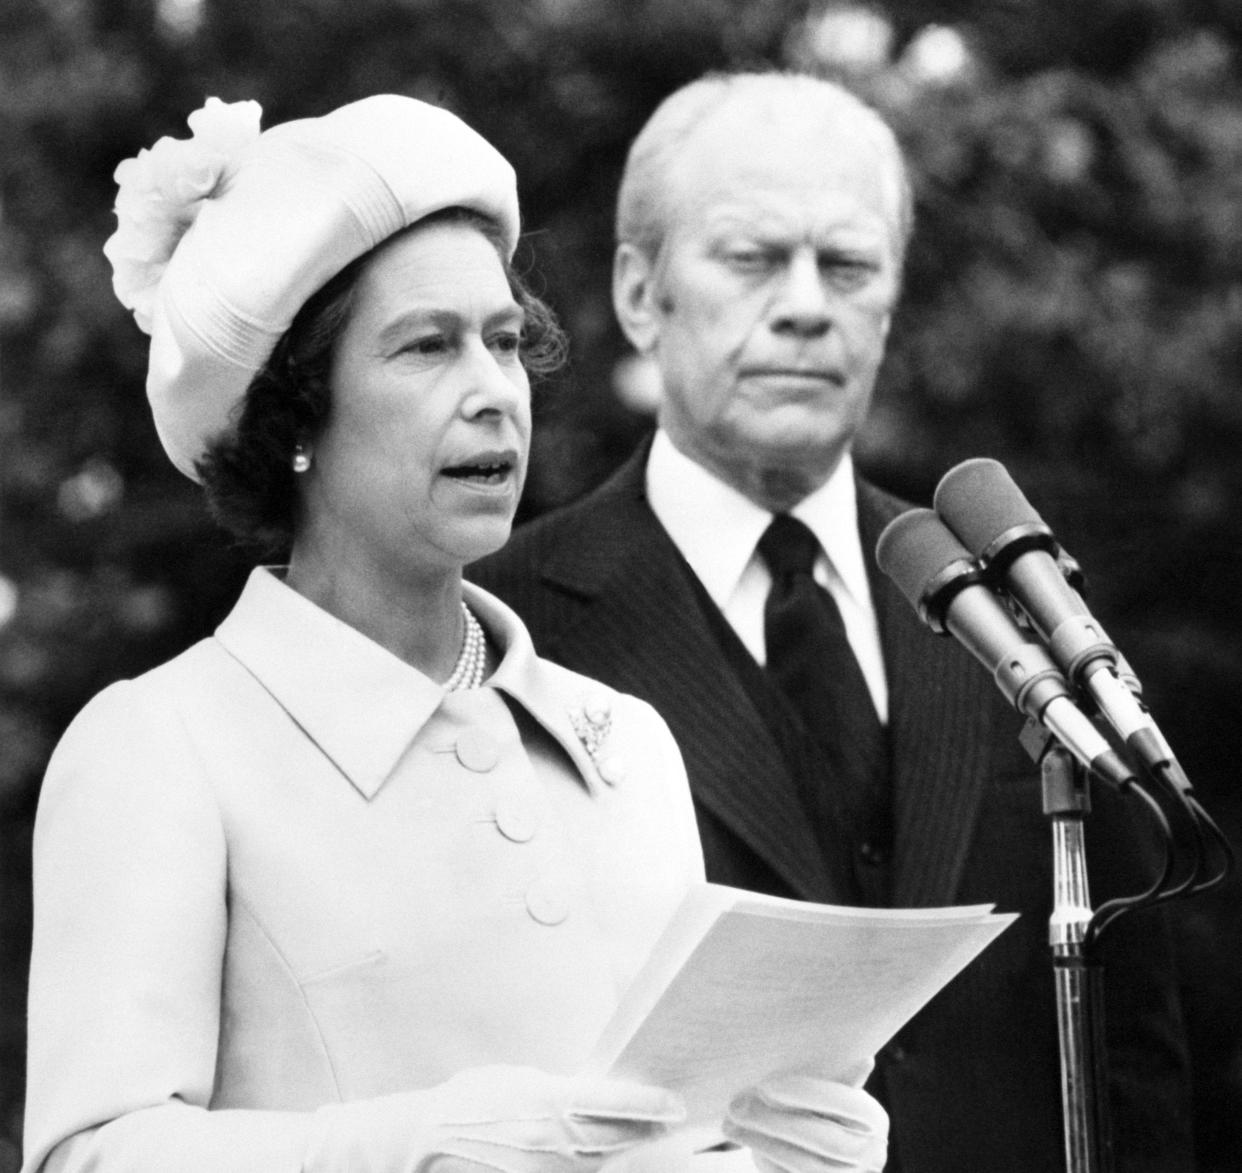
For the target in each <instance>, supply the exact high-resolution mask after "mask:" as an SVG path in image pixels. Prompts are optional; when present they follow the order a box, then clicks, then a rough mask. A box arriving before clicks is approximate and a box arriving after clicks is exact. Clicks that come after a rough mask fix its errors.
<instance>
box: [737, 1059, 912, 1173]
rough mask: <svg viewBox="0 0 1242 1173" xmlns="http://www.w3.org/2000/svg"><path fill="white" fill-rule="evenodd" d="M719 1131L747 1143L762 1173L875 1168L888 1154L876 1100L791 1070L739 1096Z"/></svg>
mask: <svg viewBox="0 0 1242 1173" xmlns="http://www.w3.org/2000/svg"><path fill="white" fill-rule="evenodd" d="M724 1134H725V1136H727V1137H728V1138H729V1139H730V1140H732V1141H735V1142H736V1143H737V1144H741V1145H745V1146H746V1147H747V1148H749V1149H750V1150H751V1153H752V1155H753V1157H754V1161H755V1164H756V1165H757V1166H758V1167H759V1169H761V1170H763V1173H828V1171H831V1173H842V1171H843V1170H850V1171H851V1173H880V1171H881V1170H882V1169H883V1168H884V1162H885V1161H886V1160H887V1158H888V1113H887V1112H885V1111H884V1109H883V1108H882V1107H881V1106H880V1104H879V1102H878V1101H877V1100H876V1099H874V1098H873V1097H872V1096H870V1095H868V1094H867V1093H866V1092H865V1091H863V1090H862V1089H861V1088H859V1087H851V1086H850V1085H848V1084H845V1083H838V1082H835V1081H832V1080H827V1079H821V1078H819V1077H817V1076H813V1075H806V1074H802V1073H796V1072H789V1073H786V1074H782V1075H773V1076H769V1077H768V1078H767V1079H764V1080H762V1081H761V1082H760V1083H758V1084H756V1085H755V1086H754V1087H752V1088H750V1089H748V1090H747V1091H744V1092H743V1093H742V1094H741V1095H740V1096H738V1097H737V1098H736V1099H735V1100H734V1101H733V1102H732V1103H731V1104H730V1105H729V1111H728V1114H727V1115H726V1116H725V1121H724Z"/></svg>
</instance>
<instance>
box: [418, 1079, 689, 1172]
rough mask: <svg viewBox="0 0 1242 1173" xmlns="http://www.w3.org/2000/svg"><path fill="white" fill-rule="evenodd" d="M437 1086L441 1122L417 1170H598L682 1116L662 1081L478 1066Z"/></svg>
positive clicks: (677, 1102)
mask: <svg viewBox="0 0 1242 1173" xmlns="http://www.w3.org/2000/svg"><path fill="white" fill-rule="evenodd" d="M435 1093H436V1099H437V1100H438V1101H439V1106H440V1111H439V1113H438V1119H439V1123H438V1125H437V1126H436V1128H435V1135H434V1138H433V1139H432V1142H431V1145H430V1146H429V1149H430V1151H429V1152H428V1155H427V1157H426V1158H425V1160H424V1161H423V1162H422V1163H421V1164H420V1165H419V1173H480V1171H481V1170H484V1169H492V1170H495V1171H496V1173H595V1171H596V1170H598V1169H599V1167H600V1166H601V1165H602V1164H603V1163H604V1162H605V1161H606V1160H607V1159H608V1158H609V1157H615V1156H617V1155H619V1154H622V1153H625V1152H626V1150H627V1149H630V1148H632V1147H634V1146H637V1145H641V1144H643V1143H644V1142H646V1141H650V1140H652V1139H654V1138H656V1137H660V1136H663V1135H664V1134H665V1133H666V1132H667V1131H668V1129H669V1127H670V1126H671V1125H674V1124H677V1123H680V1121H681V1120H682V1119H684V1117H685V1108H684V1107H683V1105H682V1102H681V1099H680V1098H679V1097H678V1096H675V1095H674V1094H673V1093H671V1092H667V1091H664V1090H663V1089H662V1088H655V1087H649V1086H647V1085H645V1084H638V1083H629V1082H625V1081H621V1080H604V1079H596V1080H585V1079H571V1078H566V1077H562V1076H555V1075H548V1074H547V1073H546V1072H543V1071H539V1070H536V1069H535V1068H531V1067H507V1066H493V1067H473V1068H470V1069H468V1070H466V1071H462V1072H459V1073H458V1074H457V1075H455V1076H453V1078H452V1079H450V1080H448V1081H447V1082H445V1083H443V1084H441V1085H440V1086H439V1087H438V1088H436V1089H435ZM634 1173H647V1171H646V1169H645V1168H644V1167H643V1166H635V1170H634Z"/></svg>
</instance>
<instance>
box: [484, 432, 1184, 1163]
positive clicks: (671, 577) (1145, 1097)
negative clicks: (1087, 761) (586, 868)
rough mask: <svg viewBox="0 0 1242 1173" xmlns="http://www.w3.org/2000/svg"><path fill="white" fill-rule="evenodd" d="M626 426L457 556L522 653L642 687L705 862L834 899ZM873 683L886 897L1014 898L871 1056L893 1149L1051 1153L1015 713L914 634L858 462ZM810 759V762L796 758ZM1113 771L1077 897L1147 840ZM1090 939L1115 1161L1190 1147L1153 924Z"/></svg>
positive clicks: (1032, 854)
mask: <svg viewBox="0 0 1242 1173" xmlns="http://www.w3.org/2000/svg"><path fill="white" fill-rule="evenodd" d="M647 450H648V449H647V446H646V445H644V446H643V447H642V448H641V449H640V450H639V452H637V453H636V454H635V455H634V457H633V458H632V459H631V460H630V461H628V462H627V463H626V465H624V466H623V467H622V468H621V469H620V470H619V471H618V472H617V474H615V475H614V476H613V477H612V478H611V480H609V481H608V482H607V483H606V484H605V485H603V486H601V487H600V488H599V489H597V490H596V491H595V492H594V493H592V494H590V495H589V496H588V497H586V498H585V499H583V500H582V501H580V502H577V503H576V504H574V505H572V506H569V507H568V508H566V509H564V510H560V511H558V512H557V513H555V514H552V515H548V516H545V517H543V518H540V519H538V520H537V521H535V522H533V523H532V524H530V525H528V526H525V527H523V528H522V529H521V530H520V531H518V533H517V534H515V536H514V538H513V539H512V540H511V542H510V544H509V545H508V546H507V547H506V548H505V550H503V551H501V552H500V553H499V554H498V555H494V556H492V557H491V558H489V559H487V560H485V561H484V562H483V563H480V564H478V565H476V566H475V567H472V568H471V569H470V570H469V571H468V572H467V577H468V578H470V579H471V580H472V581H474V582H477V583H479V584H480V585H481V586H483V587H485V588H486V589H488V590H491V591H493V592H495V593H496V594H498V595H499V596H500V597H501V598H503V599H504V600H505V601H506V602H508V603H509V604H510V605H511V606H512V607H513V608H514V609H515V610H516V611H517V612H518V613H519V614H520V615H521V616H522V618H523V619H524V620H525V621H526V623H527V625H528V626H529V628H530V630H531V634H532V636H533V637H534V640H535V646H536V647H537V648H538V649H539V651H540V652H541V654H543V655H544V656H547V657H548V658H549V659H552V660H556V661H558V662H560V663H563V664H565V665H567V666H568V667H570V668H573V669H575V670H577V671H579V672H582V673H584V674H586V675H588V676H594V677H596V678H598V679H601V680H605V681H607V682H608V683H609V684H611V685H613V686H614V687H616V688H620V689H623V690H625V691H628V692H632V693H635V694H636V695H638V696H641V697H643V698H644V699H646V700H648V701H649V702H651V704H653V705H654V706H655V707H656V709H657V710H658V711H659V712H660V713H661V715H662V716H663V717H664V718H665V720H666V721H668V723H669V725H670V727H671V728H672V730H673V733H674V735H675V736H676V738H677V741H678V744H679V745H680V746H681V750H682V754H683V756H684V757H685V760H686V768H687V772H688V773H689V775H690V779H691V786H692V788H693V790H694V795H695V803H696V809H697V812H698V818H699V827H700V834H701V837H702V840H703V848H704V855H705V857H706V860H707V868H708V876H709V878H711V879H714V880H717V881H718V882H721V883H727V884H733V885H736V886H739V887H744V888H751V889H753V890H756V891H766V892H772V893H775V894H779V895H792V896H797V897H800V898H802V899H809V900H820V901H843V900H844V899H846V895H845V894H843V893H842V890H841V885H840V883H839V881H838V880H837V879H836V878H834V877H835V876H836V874H837V873H838V868H839V862H840V861H836V860H832V859H825V851H824V848H823V846H822V844H821V843H820V842H819V840H818V839H817V836H816V834H815V833H814V831H813V830H812V828H810V827H809V826H808V823H807V819H806V818H805V815H804V813H803V807H802V805H801V804H800V802H799V797H798V787H797V786H796V785H795V782H794V778H793V776H792V774H791V768H790V760H791V759H790V757H789V755H788V752H787V748H788V747H787V745H785V744H784V743H782V741H781V740H780V738H779V737H778V736H777V735H776V734H775V733H774V731H773V729H772V726H771V720H770V714H769V719H768V720H765V717H764V715H763V714H762V713H761V712H760V709H759V707H757V706H756V704H755V703H754V700H753V698H752V696H751V695H749V694H748V691H747V688H746V687H744V686H743V684H742V683H741V681H740V680H739V679H738V674H737V673H736V672H735V671H734V670H733V669H732V667H731V664H730V662H729V659H728V657H727V656H726V655H725V652H724V650H723V649H722V645H721V641H720V640H719V639H718V638H717V637H716V635H715V634H714V632H713V630H712V628H711V625H710V624H709V623H708V622H707V621H706V620H705V618H704V615H703V612H702V610H701V607H700V604H699V600H698V599H697V598H696V595H695V591H694V589H693V588H692V585H691V580H690V579H688V578H687V576H688V575H689V574H690V572H689V569H688V567H686V565H685V562H684V560H683V559H682V557H681V555H680V553H679V552H678V551H677V550H676V548H675V547H674V546H673V544H672V542H671V540H670V539H669V538H668V535H667V534H666V533H665V532H664V530H663V528H662V527H661V526H660V524H659V522H658V521H657V520H656V518H655V516H654V514H652V512H651V510H650V508H649V506H648V505H647V502H646V500H645V495H644V491H643V469H644V467H645V461H646V453H647ZM858 504H859V532H860V535H861V538H862V542H863V549H864V551H865V552H866V553H867V555H868V565H869V572H870V574H871V585H872V589H873V592H874V597H875V602H876V610H877V617H878V619H879V624H880V632H881V642H882V645H883V651H884V659H885V669H886V672H887V675H888V680H889V688H890V705H889V708H890V723H889V735H890V742H891V749H892V777H891V782H892V790H893V801H894V824H895V827H894V844H893V853H892V859H891V861H889V866H891V868H892V885H893V887H892V890H893V902H894V904H895V905H898V906H928V905H936V904H943V903H952V902H960V903H971V902H988V903H992V902H995V903H996V904H997V905H998V907H1000V908H1001V909H1002V910H1010V911H1018V912H1021V913H1022V916H1021V918H1020V920H1019V921H1018V923H1017V924H1016V925H1015V926H1014V927H1012V928H1010V929H1009V930H1007V931H1006V933H1005V934H1003V935H1002V937H1001V938H1000V939H999V940H998V941H997V942H996V943H995V944H993V945H992V946H990V947H989V949H988V950H987V951H986V952H985V953H984V955H983V956H982V957H981V958H980V959H979V960H978V961H977V962H975V963H974V964H972V965H971V966H970V967H969V968H968V969H967V971H966V972H965V973H964V974H963V975H962V976H961V977H959V978H958V979H956V980H955V981H954V982H952V983H950V985H949V986H948V987H947V988H946V989H945V990H944V991H942V993H941V994H939V995H938V996H937V997H936V998H935V999H934V1000H933V1001H932V1002H931V1003H930V1004H929V1005H928V1007H927V1008H926V1009H925V1010H924V1011H922V1012H921V1013H920V1014H918V1015H917V1016H916V1017H915V1019H914V1020H913V1021H912V1023H911V1024H910V1026H909V1027H908V1028H907V1029H906V1030H905V1031H903V1032H902V1033H901V1035H900V1036H899V1037H898V1039H897V1040H896V1041H895V1043H894V1045H893V1046H892V1047H890V1048H887V1049H886V1051H885V1053H884V1054H883V1055H882V1056H881V1057H880V1059H879V1063H878V1072H879V1082H878V1084H877V1087H878V1090H879V1091H880V1093H881V1095H882V1098H884V1100H885V1101H886V1103H887V1104H888V1106H889V1110H890V1113H891V1114H892V1117H893V1152H894V1154H895V1156H894V1160H893V1163H892V1168H894V1169H896V1168H900V1169H901V1170H903V1171H904V1173H942V1171H943V1173H950V1171H952V1173H961V1171H962V1170H970V1171H972V1173H973V1171H975V1170H980V1171H982V1170H989V1171H990V1170H996V1171H997V1173H1048V1171H1052V1170H1056V1169H1059V1168H1062V1167H1063V1163H1064V1161H1063V1156H1062V1139H1061V1126H1060V1092H1059V1082H1058V1074H1057V1066H1058V1051H1057V1039H1056V1018H1055V1001H1054V994H1053V980H1052V975H1051V965H1050V962H1049V960H1048V951H1047V945H1046V934H1047V919H1048V915H1049V912H1050V892H1051V876H1050V862H1049V861H1050V848H1049V846H1048V841H1049V832H1048V829H1047V825H1046V822H1045V819H1044V816H1043V814H1042V810H1041V805H1040V796H1039V784H1038V775H1037V773H1036V771H1035V769H1034V767H1033V765H1032V763H1031V762H1030V761H1029V760H1028V759H1027V757H1026V755H1025V753H1024V752H1023V751H1022V750H1021V749H1020V747H1019V745H1018V742H1017V734H1018V732H1019V728H1020V720H1019V718H1018V717H1017V715H1016V714H1014V713H1013V711H1012V710H1010V709H1009V708H1008V707H1007V706H1006V705H1005V703H1004V702H1003V700H1002V699H1001V697H1000V694H999V692H998V691H997V690H996V688H995V686H994V685H993V683H992V682H991V680H990V679H989V678H988V676H987V673H986V672H985V671H983V669H981V668H980V667H979V666H978V665H976V664H975V663H974V661H972V660H971V659H970V658H969V657H968V656H967V655H966V653H965V652H963V651H962V650H961V649H960V648H959V647H958V646H957V645H956V644H955V643H953V642H952V641H951V640H947V639H940V638H936V637H934V636H932V635H931V634H930V633H929V632H928V631H927V630H926V629H925V628H924V627H923V626H922V625H921V624H920V622H919V620H918V618H917V617H916V616H915V614H914V612H913V611H912V610H911V608H910V606H909V604H908V603H907V602H906V601H905V599H904V598H902V597H901V596H900V595H899V594H898V592H897V591H896V589H895V588H893V587H892V585H891V584H890V583H889V582H888V580H887V579H885V578H884V577H883V576H882V575H880V573H879V571H878V570H877V569H876V568H875V566H874V559H873V558H872V557H871V554H872V552H873V551H874V549H875V542H876V539H877V537H878V535H879V532H880V530H881V529H882V528H883V526H884V525H885V524H886V523H887V521H888V520H889V519H890V518H891V517H893V516H895V515H896V514H897V513H898V512H900V511H901V510H902V509H903V508H904V505H903V503H901V502H899V501H896V500H895V499H893V498H892V497H889V496H888V495H887V494H884V493H882V492H881V491H879V490H878V489H876V488H874V487H873V486H871V485H869V484H867V483H866V482H862V481H860V482H859V485H858ZM808 768H812V767H809V766H808ZM1136 819H1137V820H1138V821H1139V823H1140V824H1141V815H1137V816H1136V815H1133V814H1132V813H1131V811H1129V810H1128V809H1123V808H1122V807H1121V804H1120V803H1119V802H1118V801H1117V800H1116V799H1115V798H1113V797H1112V796H1110V795H1107V794H1106V795H1101V796H1099V797H1097V798H1096V799H1095V811H1094V813H1093V815H1092V817H1091V819H1090V821H1089V823H1088V834H1089V837H1090V839H1089V844H1090V852H1091V855H1090V856H1089V859H1090V862H1091V865H1092V866H1091V872H1092V885H1093V889H1092V894H1093V897H1094V898H1095V901H1096V903H1099V902H1100V901H1102V900H1103V899H1106V898H1108V897H1109V896H1111V895H1115V894H1118V893H1120V892H1125V891H1133V890H1134V889H1135V888H1136V887H1137V886H1139V885H1140V884H1141V882H1142V879H1143V877H1144V876H1145V875H1146V874H1147V873H1146V871H1145V868H1146V867H1147V866H1149V865H1150V854H1149V852H1147V851H1146V850H1145V849H1146V848H1149V847H1150V843H1149V842H1148V841H1147V840H1145V839H1144V837H1143V835H1142V834H1141V826H1137V827H1136V823H1135V820H1136ZM1118 928H1119V929H1121V931H1119V932H1116V933H1115V934H1113V940H1112V941H1111V942H1110V943H1109V948H1108V949H1106V950H1105V953H1106V963H1107V964H1106V977H1107V985H1108V989H1107V997H1108V1015H1107V1019H1108V1027H1109V1038H1110V1051H1111V1053H1112V1062H1113V1076H1114V1079H1113V1085H1114V1090H1115V1104H1114V1113H1115V1121H1116V1122H1115V1132H1116V1135H1117V1150H1118V1154H1119V1161H1118V1169H1119V1170H1120V1171H1129V1170H1143V1171H1147V1170H1150V1171H1151V1173H1174V1171H1182V1170H1189V1169H1190V1168H1191V1167H1192V1165H1191V1163H1190V1155H1189V1140H1188V1128H1189V1123H1188V1121H1189V1101H1188V1095H1189V1089H1188V1086H1187V1078H1186V1071H1185V1050H1184V1037H1183V1032H1182V1024H1181V1019H1180V1011H1179V1008H1178V1003H1177V999H1176V989H1175V985H1174V982H1173V980H1172V973H1173V970H1172V961H1171V957H1170V953H1169V945H1168V936H1167V924H1166V922H1165V921H1164V920H1163V918H1162V917H1160V916H1152V917H1148V918H1146V919H1145V920H1143V921H1142V922H1141V923H1136V924H1133V925H1130V926H1118Z"/></svg>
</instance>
